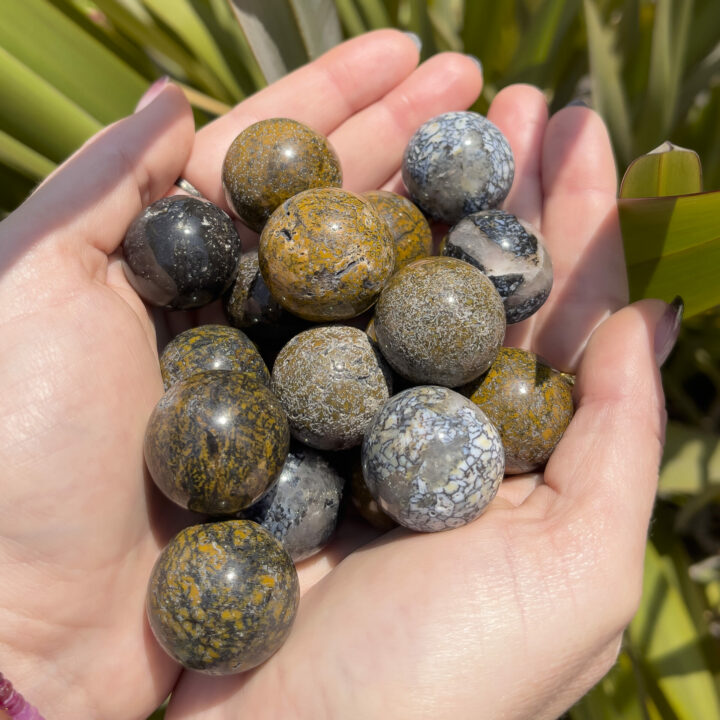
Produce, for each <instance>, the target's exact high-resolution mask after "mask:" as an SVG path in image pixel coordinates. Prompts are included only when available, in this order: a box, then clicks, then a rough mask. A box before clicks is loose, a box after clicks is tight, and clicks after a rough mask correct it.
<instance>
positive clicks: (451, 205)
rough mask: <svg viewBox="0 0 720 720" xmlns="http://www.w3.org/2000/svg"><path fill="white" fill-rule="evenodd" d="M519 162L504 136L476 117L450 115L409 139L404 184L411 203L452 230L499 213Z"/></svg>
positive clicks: (464, 114)
mask: <svg viewBox="0 0 720 720" xmlns="http://www.w3.org/2000/svg"><path fill="white" fill-rule="evenodd" d="M514 174H515V161H514V159H513V154H512V150H511V149H510V145H509V143H508V141H507V140H506V139H505V136H504V135H503V134H502V133H501V132H500V130H499V129H498V128H497V127H496V126H495V125H493V123H491V122H490V121H489V120H488V119H487V118H485V117H483V116H482V115H478V114H477V113H474V112H469V111H467V112H449V113H445V114H444V115H438V116H437V117H434V118H432V119H430V120H428V121H427V122H426V123H424V124H423V125H421V126H420V127H419V128H418V130H417V131H416V132H415V134H414V135H413V136H412V138H410V142H409V143H408V146H407V148H406V149H405V155H404V157H403V163H402V178H403V182H404V183H405V186H406V187H407V189H408V192H409V193H410V198H411V199H412V201H413V202H414V203H415V204H416V205H418V206H419V207H420V209H421V210H422V211H423V212H424V213H425V214H426V215H428V216H429V217H431V218H432V219H433V220H439V221H441V222H444V223H447V224H448V225H453V224H454V223H456V222H457V221H458V220H460V218H462V217H464V216H465V215H469V214H470V213H473V212H477V211H478V210H486V209H488V208H493V207H497V206H498V205H499V204H500V203H501V202H502V201H503V200H504V199H505V198H506V196H507V194H508V193H509V192H510V187H511V186H512V182H513V177H514Z"/></svg>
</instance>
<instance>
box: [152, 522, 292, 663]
mask: <svg viewBox="0 0 720 720" xmlns="http://www.w3.org/2000/svg"><path fill="white" fill-rule="evenodd" d="M299 600H300V585H299V583H298V577H297V572H296V571H295V566H294V565H293V562H292V560H291V559H290V556H289V555H288V554H287V552H286V551H285V550H284V548H283V547H282V545H281V544H280V543H279V542H278V541H277V540H276V539H275V538H274V537H273V536H272V535H271V534H270V533H269V532H268V531H267V530H265V529H264V528H262V527H260V526H259V525H257V524H256V523H254V522H250V521H249V520H226V521H224V522H214V523H207V524H205V525H194V526H193V527H188V528H185V529H184V530H181V531H180V532H179V533H178V534H177V535H176V536H175V537H174V538H173V539H172V540H171V541H170V543H169V544H168V545H167V547H166V548H165V549H164V550H163V551H162V553H161V554H160V557H159V558H158V559H157V562H156V563H155V567H154V568H153V571H152V574H151V575H150V582H149V585H148V593H147V603H146V607H147V616H148V620H149V621H150V627H151V628H152V631H153V634H154V635H155V637H156V638H157V640H158V642H159V643H160V645H161V646H162V648H163V649H164V650H165V651H166V652H167V653H168V654H169V655H170V656H171V657H172V658H173V659H174V660H176V661H177V662H179V663H180V664H182V665H183V666H184V667H186V668H188V669H190V670H197V671H199V672H202V673H206V674H208V675H231V674H233V673H239V672H244V671H245V670H250V669H251V668H253V667H256V666H257V665H259V664H260V663H262V662H264V661H265V660H267V659H268V658H269V657H270V656H271V655H272V654H273V653H274V652H275V651H276V650H278V649H279V648H280V646H281V645H282V644H283V642H285V639H286V638H287V636H288V635H289V633H290V628H291V627H292V623H293V620H294V619H295V613H296V612H297V607H298V603H299Z"/></svg>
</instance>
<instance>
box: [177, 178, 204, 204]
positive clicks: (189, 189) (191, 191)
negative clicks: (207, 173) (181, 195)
mask: <svg viewBox="0 0 720 720" xmlns="http://www.w3.org/2000/svg"><path fill="white" fill-rule="evenodd" d="M175 185H177V187H179V188H180V189H181V190H184V191H185V192H186V193H187V194H188V195H194V196H195V197H198V198H202V199H203V200H205V196H204V195H203V194H202V193H201V192H200V191H199V190H198V189H197V188H196V187H195V186H194V185H193V184H192V183H190V182H188V181H187V180H186V179H185V178H184V177H179V178H178V179H177V180H176V181H175Z"/></svg>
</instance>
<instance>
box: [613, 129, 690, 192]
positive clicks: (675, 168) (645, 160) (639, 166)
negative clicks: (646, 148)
mask: <svg viewBox="0 0 720 720" xmlns="http://www.w3.org/2000/svg"><path fill="white" fill-rule="evenodd" d="M699 192H702V165H701V164H700V158H699V157H698V154H697V153H696V152H693V151H692V150H686V149H685V148H681V147H677V146H676V145H672V144H671V143H663V144H662V145H660V146H659V147H658V148H656V149H655V150H653V151H651V152H649V153H648V154H647V155H642V156H641V157H639V158H637V159H636V160H633V162H632V163H631V164H630V167H629V168H628V169H627V170H626V172H625V177H624V178H623V181H622V186H621V188H620V197H622V198H647V197H664V196H667V195H689V194H691V193H699Z"/></svg>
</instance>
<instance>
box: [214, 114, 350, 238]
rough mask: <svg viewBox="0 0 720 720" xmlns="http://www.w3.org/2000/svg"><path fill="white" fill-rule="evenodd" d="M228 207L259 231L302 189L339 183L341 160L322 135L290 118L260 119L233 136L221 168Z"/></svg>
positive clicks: (339, 184) (249, 225) (337, 185)
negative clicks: (285, 202) (276, 211)
mask: <svg viewBox="0 0 720 720" xmlns="http://www.w3.org/2000/svg"><path fill="white" fill-rule="evenodd" d="M222 182H223V187H224V188H225V196H226V198H227V201H228V205H229V206H230V207H231V208H232V209H233V210H234V211H235V213H236V214H237V216H238V217H239V218H240V219H241V220H242V221H243V222H244V223H245V224H246V225H247V226H248V227H250V228H252V229H253V230H255V231H256V232H260V231H261V230H262V228H263V225H265V223H266V222H267V219H268V218H269V217H270V215H272V213H273V211H274V210H275V208H277V207H278V205H280V204H281V203H283V202H284V201H285V200H287V199H288V198H291V197H292V196H293V195H297V194H298V193H299V192H302V191H303V190H309V189H310V188H316V187H340V186H341V185H342V171H341V169H340V161H339V160H338V157H337V155H336V154H335V151H334V150H333V148H332V146H331V145H330V143H329V142H328V140H327V138H326V137H323V136H322V135H320V133H317V132H315V131H314V130H312V129H311V128H309V127H308V126H307V125H303V124H302V123H300V122H298V121H297V120H290V119H288V118H270V119H269V120H261V121H260V122H256V123H254V124H253V125H250V127H248V128H246V129H245V130H243V131H242V132H241V133H240V134H239V135H238V136H237V137H236V138H235V140H233V142H232V144H231V145H230V148H229V149H228V151H227V155H226V156H225V160H224V162H223V168H222Z"/></svg>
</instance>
